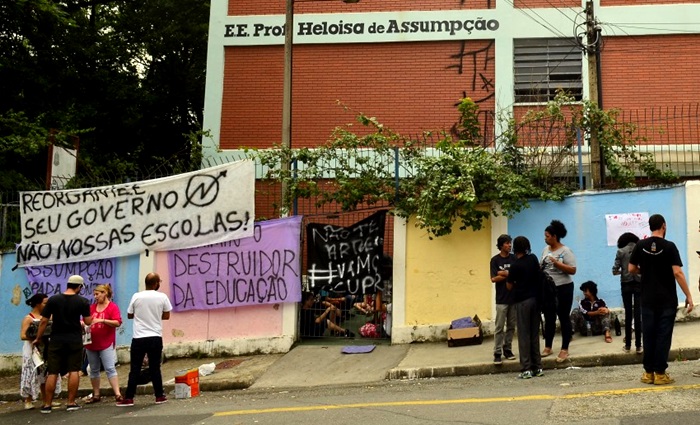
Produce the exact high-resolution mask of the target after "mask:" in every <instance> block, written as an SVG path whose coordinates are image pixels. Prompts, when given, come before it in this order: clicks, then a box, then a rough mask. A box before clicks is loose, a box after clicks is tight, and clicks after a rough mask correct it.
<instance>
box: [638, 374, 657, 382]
mask: <svg viewBox="0 0 700 425" xmlns="http://www.w3.org/2000/svg"><path fill="white" fill-rule="evenodd" d="M640 381H642V384H653V383H654V374H653V373H652V372H644V373H642V379H640Z"/></svg>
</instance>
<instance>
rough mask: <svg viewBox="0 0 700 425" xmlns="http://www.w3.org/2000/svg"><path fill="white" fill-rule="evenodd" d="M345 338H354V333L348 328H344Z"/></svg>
mask: <svg viewBox="0 0 700 425" xmlns="http://www.w3.org/2000/svg"><path fill="white" fill-rule="evenodd" d="M344 336H345V338H355V334H354V333H353V332H352V331H350V329H345V334H344Z"/></svg>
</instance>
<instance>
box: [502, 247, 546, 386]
mask: <svg viewBox="0 0 700 425" xmlns="http://www.w3.org/2000/svg"><path fill="white" fill-rule="evenodd" d="M513 252H515V257H516V259H515V261H514V262H513V264H512V265H511V266H510V271H509V272H508V279H507V283H506V287H507V288H508V291H510V293H511V296H512V297H513V302H514V303H515V304H514V306H515V310H516V315H517V318H518V350H519V351H520V370H521V372H520V375H518V377H519V378H522V379H529V378H532V377H533V376H542V375H544V373H543V372H542V357H541V354H540V336H539V335H540V334H539V331H540V309H539V307H538V305H537V293H538V291H539V287H540V281H541V273H542V272H541V271H540V263H539V261H538V260H537V257H536V256H535V255H533V254H531V253H530V241H529V240H528V239H527V238H526V237H525V236H518V237H516V238H515V240H514V241H513Z"/></svg>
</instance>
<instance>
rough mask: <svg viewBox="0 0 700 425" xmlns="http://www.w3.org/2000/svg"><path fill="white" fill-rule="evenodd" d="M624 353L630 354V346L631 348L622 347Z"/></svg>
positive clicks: (627, 346)
mask: <svg viewBox="0 0 700 425" xmlns="http://www.w3.org/2000/svg"><path fill="white" fill-rule="evenodd" d="M622 351H624V352H625V353H629V352H630V346H629V345H623V346H622Z"/></svg>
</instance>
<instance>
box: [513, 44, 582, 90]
mask: <svg viewBox="0 0 700 425" xmlns="http://www.w3.org/2000/svg"><path fill="white" fill-rule="evenodd" d="M513 50H514V52H513V53H514V76H515V102H516V103H531V102H548V101H550V100H552V99H554V96H556V94H557V91H558V90H565V91H566V92H568V93H569V94H570V95H571V96H573V97H574V99H576V100H581V99H582V97H583V81H582V78H581V69H582V52H581V49H580V47H579V46H578V45H577V44H576V43H574V42H573V41H572V40H569V39H564V38H545V39H520V40H514V44H513Z"/></svg>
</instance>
